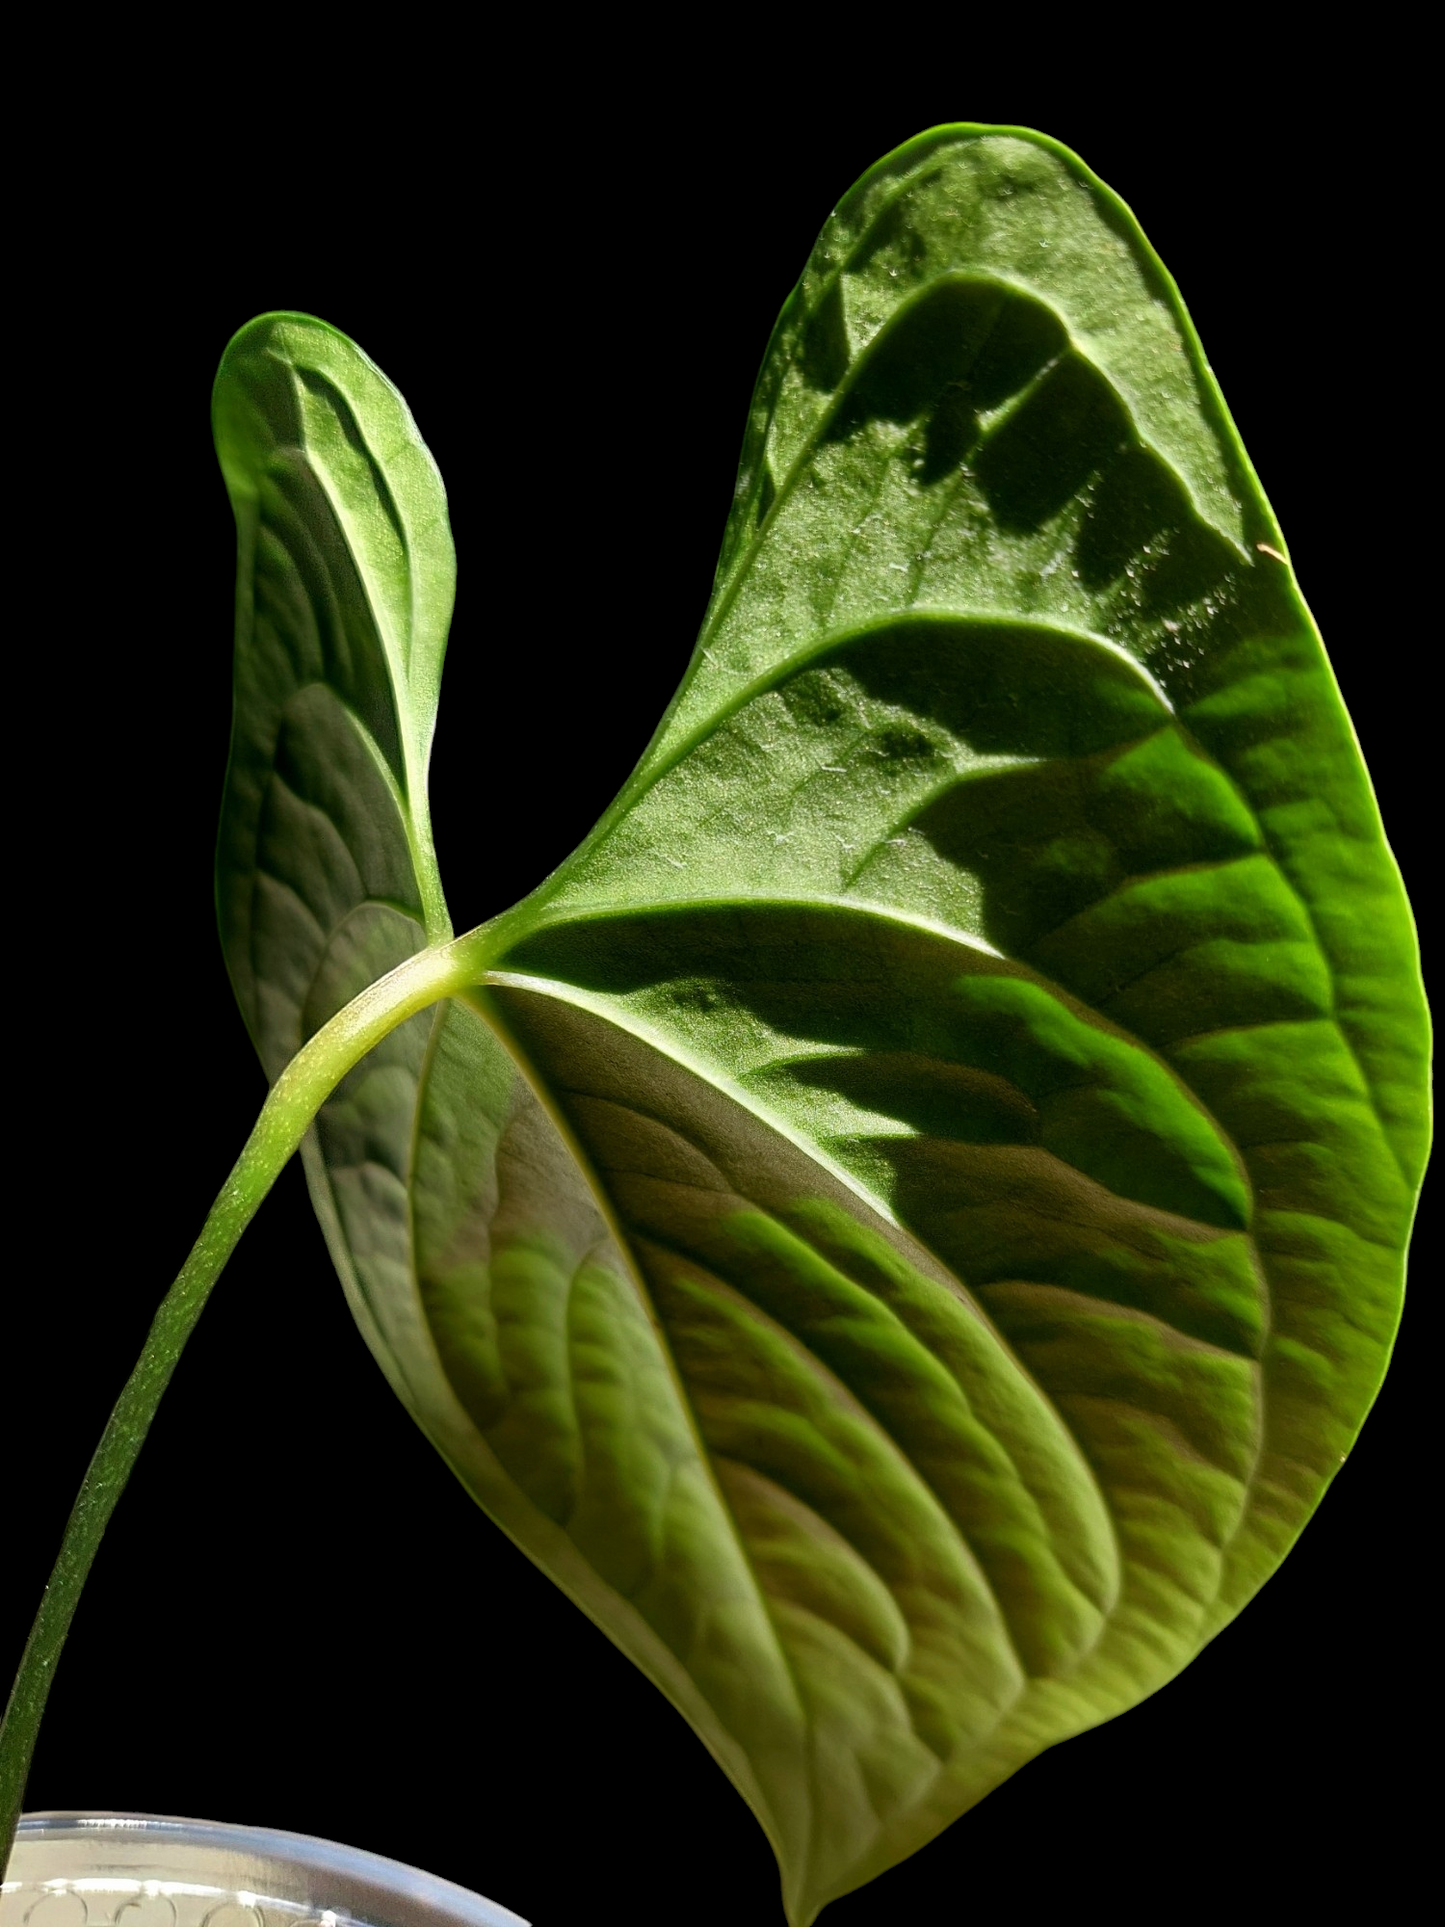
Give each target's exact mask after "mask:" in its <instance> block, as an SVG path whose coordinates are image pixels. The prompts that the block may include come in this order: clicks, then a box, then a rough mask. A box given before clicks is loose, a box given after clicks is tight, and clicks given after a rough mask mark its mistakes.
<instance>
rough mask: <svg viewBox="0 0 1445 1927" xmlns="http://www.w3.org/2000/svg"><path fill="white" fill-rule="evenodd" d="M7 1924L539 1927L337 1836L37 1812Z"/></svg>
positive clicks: (19, 1849)
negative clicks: (321, 1837) (341, 1842)
mask: <svg viewBox="0 0 1445 1927" xmlns="http://www.w3.org/2000/svg"><path fill="white" fill-rule="evenodd" d="M0 1927H527V1922H526V1921H524V1920H523V1919H522V1917H521V1916H520V1914H514V1913H510V1912H509V1911H508V1910H507V1908H505V1907H499V1906H498V1905H497V1903H496V1902H495V1901H493V1900H483V1898H482V1896H481V1895H480V1894H474V1893H468V1891H467V1889H466V1888H465V1887H454V1886H453V1885H452V1883H451V1882H450V1881H449V1880H438V1879H436V1878H435V1876H434V1875H432V1874H429V1873H419V1872H418V1871H417V1869H416V1868H415V1867H404V1866H402V1865H401V1863H400V1862H399V1861H396V1860H384V1859H383V1858H382V1857H381V1855H380V1854H375V1853H362V1852H361V1851H360V1850H359V1849H358V1848H356V1847H339V1846H336V1845H335V1844H334V1843H333V1842H332V1841H330V1840H312V1839H310V1838H308V1837H307V1836H306V1835H305V1834H300V1833H276V1832H272V1831H270V1830H268V1829H267V1828H264V1827H228V1826H223V1825H221V1824H219V1823H217V1822H215V1821H211V1820H170V1819H163V1818H161V1817H160V1816H158V1815H155V1814H147V1813H29V1814H26V1815H25V1817H24V1818H23V1819H22V1820H21V1822H20V1831H19V1833H18V1835H17V1836H16V1841H15V1850H14V1853H13V1854H12V1855H11V1859H10V1865H9V1867H8V1868H7V1869H6V1877H5V1881H4V1884H3V1886H0Z"/></svg>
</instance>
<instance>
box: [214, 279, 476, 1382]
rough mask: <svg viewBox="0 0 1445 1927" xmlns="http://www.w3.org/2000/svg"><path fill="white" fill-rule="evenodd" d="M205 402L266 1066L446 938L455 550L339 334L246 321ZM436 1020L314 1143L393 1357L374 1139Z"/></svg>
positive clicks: (398, 426)
mask: <svg viewBox="0 0 1445 1927" xmlns="http://www.w3.org/2000/svg"><path fill="white" fill-rule="evenodd" d="M212 414H213V421H214V426H215V436H216V448H217V452H218V454H219V456H220V462H221V469H222V473H223V474H224V476H225V480H226V487H227V490H228V492H229V494H230V498H231V503H232V507H233V508H234V510H235V515H236V524H237V531H238V538H239V540H238V569H237V594H236V667H235V705H234V715H233V723H232V734H231V755H230V763H229V766H228V768H227V772H226V789H225V797H224V801H223V805H222V814H221V829H220V838H219V843H218V849H217V869H216V884H217V888H216V897H217V908H218V911H219V918H220V928H221V940H222V944H223V947H224V950H225V955H226V962H227V965H228V967H229V969H230V973H231V980H232V983H233V984H234V986H235V990H236V995H237V998H238V1000H239V1002H240V1005H241V1010H242V1013H243V1014H244V1016H245V1019H246V1022H247V1024H248V1026H249V1028H250V1031H251V1035H252V1038H253V1039H254V1041H255V1044H256V1047H257V1050H258V1051H259V1053H260V1056H261V1061H262V1063H263V1064H264V1066H265V1068H266V1071H267V1074H268V1076H270V1077H271V1078H273V1079H274V1078H275V1077H276V1076H277V1074H278V1073H279V1072H280V1070H281V1069H282V1067H283V1066H284V1065H285V1064H286V1063H287V1062H289V1060H290V1059H291V1057H292V1056H293V1055H294V1054H295V1052H296V1051H297V1050H298V1049H299V1048H300V1046H301V1045H302V1044H303V1043H304V1042H305V1041H306V1039H307V1038H308V1037H310V1036H311V1035H312V1034H313V1033H314V1032H315V1031H317V1030H319V1029H320V1027H321V1025H322V1024H323V1023H325V1021H326V1020H327V1018H328V1017H330V1016H332V1015H333V1014H334V1012H336V1011H337V1010H339V1009H340V1008H341V1006H342V1005H343V1004H345V1003H346V1002H348V1001H349V999H350V998H352V997H353V996H355V995H356V994H357V992H359V991H360V990H363V989H364V988H365V987H366V986H367V985H368V984H369V983H371V982H373V981H374V980H375V979H376V978H377V977H379V976H381V975H383V974H384V973H385V972H386V971H387V970H389V969H391V968H392V967H393V966H394V965H396V964H398V963H400V962H401V961H403V959H405V958H406V957H408V956H410V955H412V954H413V953H414V952H416V951H417V950H419V949H421V948H422V947H423V946H424V945H425V944H426V943H427V942H428V940H430V941H432V942H436V941H439V940H442V939H444V938H446V937H448V936H450V934H451V926H450V923H449V922H448V919H447V911H446V904H445V901H444V899H443V896H442V891H441V884H440V881H439V879H438V877H437V870H436V859H435V855H434V853H433V848H432V835H431V825H430V820H429V816H428V811H427V798H426V772H427V761H428V755H429V752H430V747H431V739H432V731H433V727H434V724H435V720H436V705H437V692H438V687H439V683H440V678H441V666H442V656H443V652H444V650H445V647H446V638H447V626H448V624H449V622H450V620H451V612H452V597H453V590H454V582H455V574H456V566H455V557H454V554H453V549H452V539H451V531H450V528H449V526H448V523H447V515H446V497H445V494H444V492H443V489H442V483H441V477H440V476H439V475H438V473H437V469H436V464H435V463H434V462H433V461H432V459H431V456H430V455H429V454H428V452H427V450H426V448H425V446H424V445H423V443H422V441H421V438H420V436H419V435H418V434H417V431H416V425H415V423H414V422H413V421H412V418H411V415H410V412H409V411H408V409H407V406H406V404H405V402H404V401H403V400H402V398H401V396H400V395H399V394H398V393H397V392H396V390H395V389H394V388H393V387H392V385H391V383H390V382H389V381H387V379H386V377H385V376H384V375H383V374H382V373H381V371H380V370H379V369H378V368H376V367H374V366H373V364H372V363H371V362H370V361H368V360H367V359H366V357H365V356H364V355H363V354H361V353H360V352H359V350H358V349H357V348H356V347H355V346H354V344H353V343H351V342H350V341H348V340H347V339H346V337H345V336H344V335H341V334H338V333H337V331H336V330H335V329H334V328H330V327H328V326H326V325H325V324H324V323H323V322H319V321H315V320H312V319H311V318H309V317H308V316H305V315H295V314H272V315H263V316H261V317H260V318H259V319H257V320H255V321H252V322H251V323H249V324H248V325H247V326H246V327H245V328H243V329H241V331H240V332H239V334H237V335H236V337H235V339H234V340H233V341H232V342H231V343H230V345H229V347H228V348H227V349H226V352H225V355H224V356H223V358H222V361H221V366H220V370H219V372H218V374H217V377H216V387H215V395H214V399H213V408H212ZM432 1022H433V1019H432V1018H430V1017H428V1016H421V1017H417V1018H414V1019H413V1020H412V1021H411V1022H410V1023H409V1024H406V1025H404V1026H403V1027H402V1028H401V1029H400V1030H398V1031H396V1032H394V1033H393V1034H392V1036H391V1037H389V1038H388V1039H387V1040H386V1042H385V1043H384V1044H382V1045H381V1046H380V1047H379V1048H378V1049H377V1050H376V1051H375V1052H374V1053H373V1054H372V1056H371V1057H370V1058H368V1059H367V1061H366V1062H365V1063H364V1064H363V1065H362V1066H361V1067H360V1069H359V1070H358V1071H356V1072H355V1073H353V1075H352V1077H351V1078H350V1079H348V1080H347V1083H346V1084H345V1086H344V1087H343V1089H342V1090H341V1091H340V1092H338V1094H337V1096H336V1097H335V1098H334V1099H333V1100H332V1102H331V1103H330V1104H328V1105H327V1106H326V1108H325V1110H324V1111H323V1113H322V1115H321V1117H320V1119H319V1121H318V1124H317V1127H316V1130H315V1131H314V1132H313V1133H312V1134H311V1136H310V1137H309V1139H308V1141H307V1143H306V1145H305V1147H304V1151H303V1156H304V1159H305V1163H306V1170H307V1177H308V1180H309V1182H310V1186H311V1194H312V1197H313V1199H314V1200H315V1203H316V1208H317V1211H318V1213H319V1215H320V1217H321V1220H322V1224H323V1226H324V1228H325V1230H326V1232H327V1238H328V1242H329V1244H330V1247H331V1250H332V1253H333V1255H334V1256H335V1259H336V1262H337V1265H338V1268H339V1269H340V1271H341V1275H342V1279H343V1281H344V1283H345V1285H346V1288H347V1294H348V1297H349V1298H350V1301H351V1304H352V1308H353V1310H354V1311H355V1313H356V1315H357V1318H358V1320H359V1322H360V1323H361V1325H362V1328H363V1330H364V1331H366V1332H367V1334H368V1336H369V1338H370V1339H371V1341H372V1343H373V1345H374V1346H375V1347H376V1349H377V1351H378V1354H379V1355H380V1356H382V1357H384V1358H386V1359H387V1360H388V1361H391V1360H392V1353H391V1351H390V1350H389V1349H388V1347H387V1346H386V1345H385V1344H384V1342H383V1340H382V1337H381V1333H380V1331H379V1330H378V1327H377V1323H376V1321H377V1318H378V1317H381V1318H382V1319H383V1320H384V1319H385V1318H386V1317H387V1315H388V1306H389V1304H390V1303H391V1299H392V1297H393V1296H394V1290H393V1280H392V1277H391V1271H390V1269H389V1267H391V1266H393V1265H395V1264H396V1263H400V1264H401V1266H402V1269H403V1272H404V1271H405V1265H406V1241H407V1236H408V1233H407V1217H408V1206H407V1200H406V1195H405V1185H404V1182H402V1181H401V1180H400V1178H398V1181H397V1182H395V1183H394V1184H392V1185H391V1186H388V1185H387V1183H386V1181H385V1177H384V1175H383V1174H384V1172H385V1166H384V1165H383V1164H378V1163H377V1161H376V1160H375V1158H373V1157H372V1156H371V1155H370V1146H371V1141H372V1139H373V1137H379V1138H380V1140H381V1141H382V1142H384V1143H385V1144H388V1145H389V1144H390V1143H391V1142H392V1140H393V1138H394V1137H395V1133H396V1131H397V1130H400V1131H401V1133H402V1137H403V1141H404V1139H405V1134H406V1131H407V1128H408V1126H407V1123H406V1120H407V1119H408V1118H409V1116H410V1114H411V1111H412V1109H413V1108H414V1105H415V1091H416V1085H417V1080H418V1078H419V1076H420V1071H421V1064H422V1059H423V1056H424V1054H425V1051H426V1045H427V1038H428V1035H429V1030H430V1026H431V1023H432ZM358 1146H360V1147H361V1149H360V1150H358V1148H357V1147H358ZM389 1369H390V1370H391V1371H392V1373H393V1382H394V1383H396V1384H397V1386H398V1389H399V1390H402V1391H403V1393H404V1391H405V1388H404V1386H402V1385H401V1383H400V1381H399V1380H397V1379H396V1377H395V1371H396V1368H395V1365H394V1363H391V1362H389Z"/></svg>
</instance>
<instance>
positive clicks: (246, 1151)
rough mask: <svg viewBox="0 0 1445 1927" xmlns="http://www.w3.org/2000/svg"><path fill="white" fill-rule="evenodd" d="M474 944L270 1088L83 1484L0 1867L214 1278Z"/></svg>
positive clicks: (8, 1729)
mask: <svg viewBox="0 0 1445 1927" xmlns="http://www.w3.org/2000/svg"><path fill="white" fill-rule="evenodd" d="M465 942H466V939H462V940H461V941H459V942H457V943H453V944H447V945H445V946H444V947H442V948H439V949H435V950H423V951H421V952H420V953H419V954H418V955H417V956H415V957H411V958H409V959H408V961H407V962H406V963H404V964H402V965H401V966H400V967H399V968H398V969H396V970H393V971H392V972H391V974H390V975H389V976H386V977H382V978H380V979H379V980H378V981H377V982H376V983H374V984H372V985H371V986H370V987H369V989H367V990H364V991H363V992H362V994H361V995H360V996H359V997H358V998H356V999H355V1001H354V1002H352V1003H350V1004H348V1005H347V1006H346V1008H345V1009H344V1010H341V1011H338V1012H337V1014H336V1016H334V1017H333V1018H332V1019H331V1021H330V1022H329V1023H328V1024H326V1025H324V1026H323V1027H322V1029H320V1030H319V1031H318V1032H317V1033H316V1035H315V1036H314V1037H313V1038H312V1039H311V1040H310V1042H309V1043H307V1044H306V1045H304V1046H303V1047H302V1049H301V1050H299V1051H298V1052H297V1054H296V1056H295V1057H293V1058H292V1060H291V1062H290V1063H289V1064H288V1065H287V1066H286V1068H285V1070H284V1071H282V1073H281V1075H280V1076H279V1077H278V1078H277V1080H276V1082H275V1084H274V1085H273V1086H272V1087H271V1094H270V1096H269V1097H268V1098H267V1099H266V1102H265V1104H264V1105H263V1107H262V1110H261V1115H260V1117H259V1118H258V1119H257V1120H256V1128H255V1129H254V1130H253V1131H252V1133H251V1135H250V1137H249V1138H247V1140H246V1143H245V1146H244V1148H243V1149H242V1151H241V1155H240V1157H238V1158H237V1160H236V1162H235V1164H234V1166H233V1167H232V1170H231V1174H230V1176H229V1177H228V1178H227V1179H226V1182H225V1184H224V1185H223V1186H222V1187H221V1193H220V1196H219V1197H218V1198H217V1199H216V1202H215V1203H214V1204H213V1205H212V1207H211V1210H210V1214H209V1216H208V1217H207V1219H206V1222H205V1223H204V1225H202V1227H201V1235H200V1236H199V1237H198V1238H197V1239H196V1242H195V1244H194V1245H193V1246H192V1247H191V1253H190V1256H189V1257H188V1258H187V1259H186V1262H185V1264H184V1265H183V1266H182V1268H181V1272H180V1276H179V1277H178V1278H177V1279H176V1281H175V1283H174V1284H173V1285H172V1286H171V1288H170V1290H169V1291H168V1292H167V1293H166V1296H165V1298H164V1299H163V1300H162V1302H161V1306H160V1309H159V1311H157V1313H156V1315H155V1319H154V1321H153V1322H152V1325H151V1328H150V1331H149V1332H148V1333H147V1335H146V1341H145V1345H144V1347H143V1349H142V1351H141V1355H140V1358H139V1360H138V1361H137V1363H136V1367H135V1370H134V1371H133V1372H132V1373H131V1375H130V1377H129V1378H128V1379H127V1380H126V1383H125V1388H124V1390H123V1391H122V1392H121V1395H120V1397H119V1398H118V1399H117V1401H116V1404H115V1409H114V1411H113V1412H112V1413H111V1415H110V1419H109V1422H108V1423H107V1425H106V1428H105V1430H104V1432H103V1433H102V1434H101V1438H100V1443H99V1445H97V1447H96V1448H95V1455H94V1457H93V1458H92V1459H91V1461H90V1465H89V1467H88V1469H87V1471H86V1474H85V1478H84V1480H83V1481H82V1483H81V1487H80V1492H79V1495H78V1496H77V1498H76V1501H75V1506H74V1509H73V1510H72V1512H71V1515H70V1520H69V1523H68V1524H67V1526H66V1528H65V1536H64V1538H63V1539H62V1541H61V1545H60V1554H59V1557H58V1558H57V1559H56V1561H55V1567H54V1570H53V1571H52V1573H51V1575H50V1581H49V1583H48V1585H47V1586H46V1588H45V1592H44V1595H43V1597H42V1599H41V1601H40V1610H39V1611H38V1612H37V1613H36V1615H35V1624H34V1626H33V1627H32V1628H31V1632H30V1638H29V1640H28V1641H27V1642H26V1647H25V1652H24V1654H23V1656H22V1658H21V1661H20V1670H19V1672H18V1673H17V1674H16V1676H15V1684H14V1686H13V1688H12V1689H11V1693H10V1701H9V1704H8V1705H7V1707H6V1709H5V1718H4V1722H3V1724H0V1866H3V1865H4V1864H5V1863H6V1862H7V1861H8V1859H9V1856H10V1846H11V1842H12V1841H13V1839H14V1837H15V1828H16V1825H17V1823H18V1821H19V1818H20V1808H21V1802H22V1800H23V1798H24V1793H25V1780H26V1776H27V1774H28V1773H29V1770H30V1759H31V1755H32V1753H33V1752H34V1750H35V1739H36V1735H37V1733H38V1732H39V1730H40V1721H41V1716H42V1715H43V1714H44V1711H45V1702H46V1699H47V1698H48V1696H49V1692H50V1683H51V1681H52V1679H53V1678H54V1677H55V1667H56V1662H57V1661H58V1660H59V1658H60V1650H61V1648H62V1646H63V1645H64V1644H65V1636H66V1634H67V1633H68V1632H69V1631H70V1622H71V1620H72V1619H73V1618H74V1616H75V1608H76V1605H77V1604H78V1602H79V1599H80V1594H81V1590H82V1588H83V1587H84V1585H85V1581H86V1578H87V1576H88V1575H89V1572H90V1568H91V1565H92V1563H93V1562H94V1559H95V1555H96V1552H97V1551H98V1549H99V1547H100V1542H101V1539H102V1537H103V1536H104V1533H105V1528H106V1526H107V1525H108V1524H109V1522H110V1516H111V1514H112V1513H113V1512H114V1511H115V1508H116V1503H117V1501H118V1500H119V1498H120V1495H121V1493H122V1492H123V1491H124V1490H125V1486H126V1481H127V1480H128V1479H129V1477H130V1474H131V1468H132V1467H133V1466H134V1464H135V1462H136V1459H137V1457H138V1455H139V1453H140V1449H141V1446H142V1445H143V1444H144V1443H145V1436H146V1433H147V1431H148V1430H149V1429H150V1423H151V1420H152V1419H153V1418H154V1417H155V1414H156V1408H157V1406H158V1405H159V1404H160V1400H161V1394H162V1393H163V1392H164V1391H165V1389H166V1386H167V1385H168V1384H169V1382H170V1377H171V1374H172V1372H173V1371H174V1370H175V1368H176V1363H177V1361H178V1359H179V1358H180V1355H181V1352H182V1350H183V1349H184V1346H185V1343H186V1340H187V1339H188V1338H189V1337H190V1335H191V1332H192V1330H193V1329H194V1327H195V1323H196V1320H197V1319H198V1318H199V1317H200V1315H201V1312H202V1310H203V1309H204V1307H205V1303H206V1300H207V1298H209V1296H210V1294H211V1288H212V1286H213V1285H214V1284H215V1282H216V1280H217V1278H218V1277H219V1276H220V1275H221V1271H222V1269H223V1267H224V1265H225V1263H226V1260H227V1259H228V1258H229V1257H230V1255H231V1253H232V1252H233V1251H234V1250H235V1248H236V1244H237V1242H238V1240H239V1239H240V1236H241V1233H242V1232H243V1231H244V1230H245V1229H246V1226H247V1225H248V1224H249V1223H250V1222H251V1219H252V1218H253V1217H254V1215H255V1213H256V1209H257V1207H258V1206H259V1204H260V1203H261V1200H262V1199H263V1198H264V1197H265V1195H266V1193H267V1192H268V1191H269V1190H270V1189H271V1186H272V1185H273V1184H274V1183H275V1181H276V1178H277V1177H278V1175H279V1174H280V1172H281V1170H282V1169H283V1168H284V1166H285V1165H286V1163H287V1162H288V1161H289V1159H290V1157H291V1155H292V1153H293V1152H294V1151H295V1150H296V1148H297V1146H298V1145H299V1144H300V1142H301V1140H302V1138H303V1137H304V1136H305V1134H306V1131H307V1128H308V1127H309V1125H310V1124H311V1121H312V1119H313V1118H314V1117H315V1116H316V1113H317V1112H318V1111H319V1110H320V1108H321V1106H322V1105H323V1104H324V1103H325V1101H326V1099H327V1098H328V1097H329V1096H330V1095H331V1093H332V1091H333V1090H335V1088H336V1086H337V1085H338V1084H339V1083H340V1081H341V1079H342V1078H343V1077H344V1076H345V1075H346V1073H347V1072H348V1071H349V1070H351V1069H352V1067H353V1066H354V1065H355V1064H357V1063H358V1062H359V1061H360V1059H361V1058H363V1057H364V1056H365V1055H366V1053H367V1052H368V1051H369V1050H370V1049H371V1048H372V1046H373V1045H374V1044H378V1043H380V1041H381V1039H382V1038H383V1037H385V1036H386V1035H387V1033H388V1032H389V1031H392V1030H394V1029H395V1028H396V1026H397V1025H398V1024H400V1023H404V1022H405V1020H406V1019H407V1018H408V1017H412V1016H415V1014H416V1013H417V1012H418V1011H419V1010H424V1009H425V1008H426V1006H427V1005H428V1004H432V1003H435V1002H436V1001H437V999H438V998H440V997H445V996H449V995H451V994H452V993H454V992H455V991H458V990H461V989H464V988H465V987H466V986H467V985H468V984H469V983H470V982H471V980H472V977H473V975H474V974H475V964H474V963H470V964H469V961H468V959H467V957H466V955H465V953H464V952H463V944H464V943H465ZM472 948H473V949H475V936H474V937H473V939H472Z"/></svg>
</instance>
